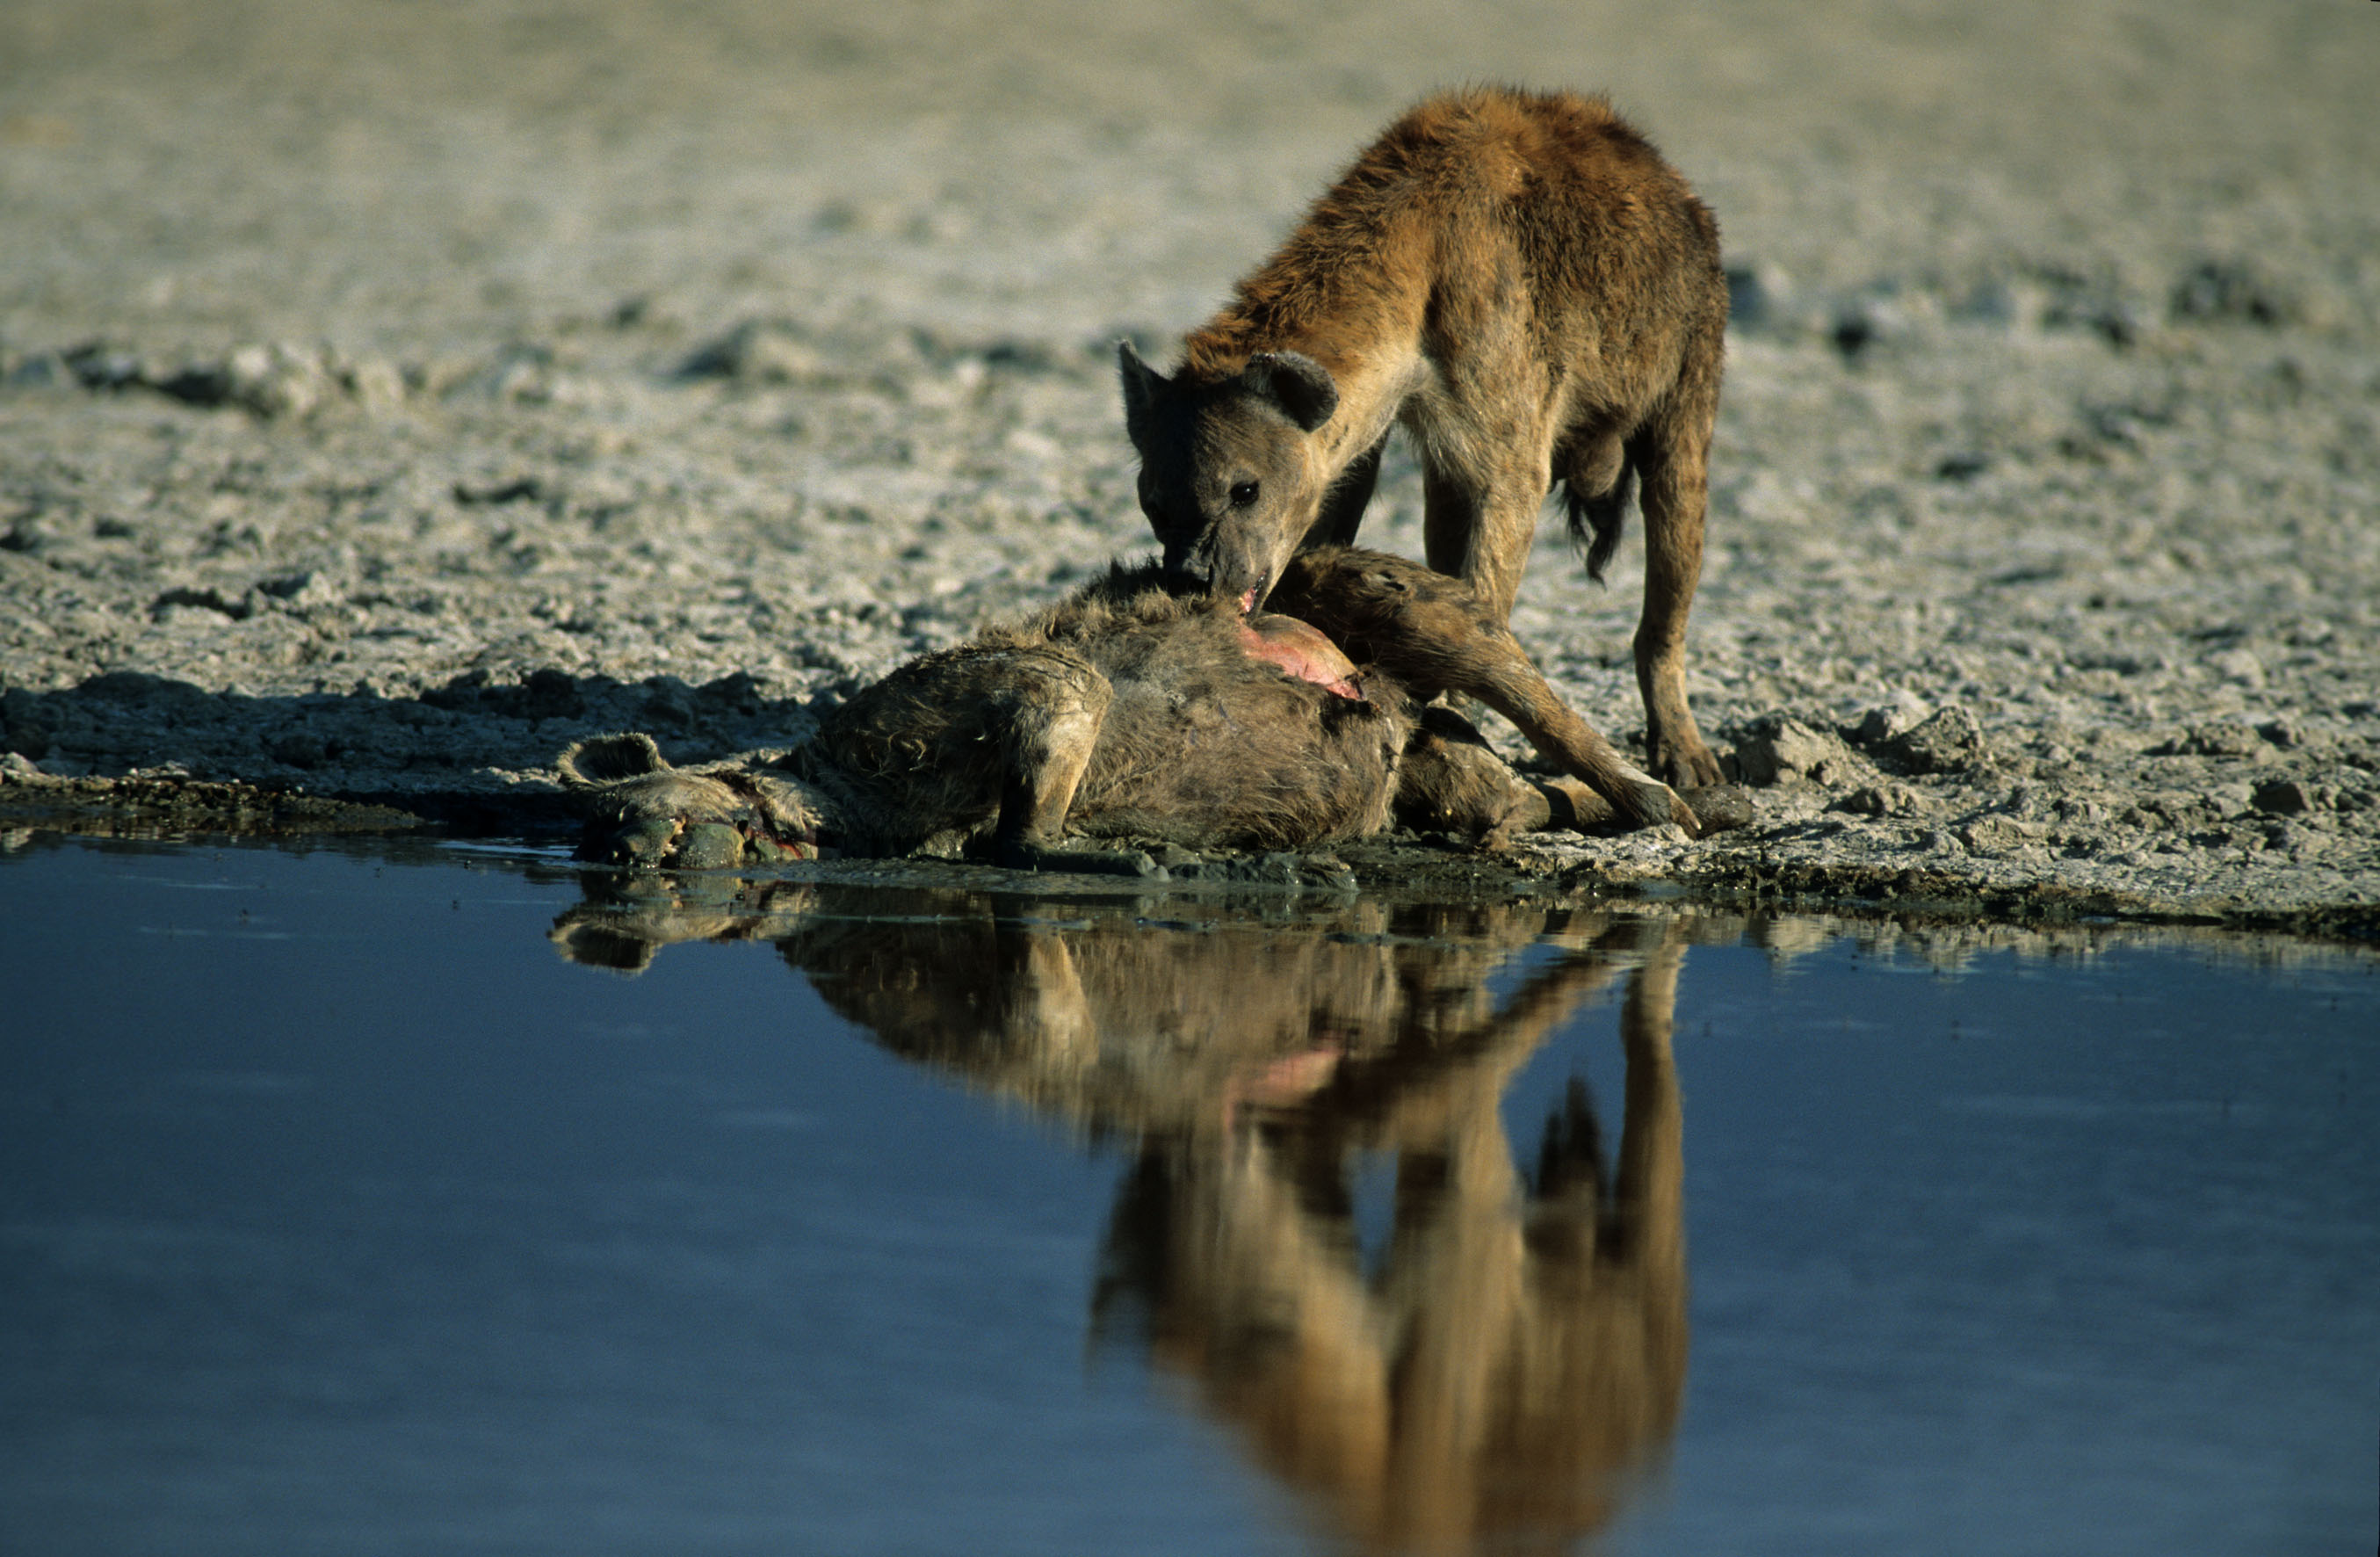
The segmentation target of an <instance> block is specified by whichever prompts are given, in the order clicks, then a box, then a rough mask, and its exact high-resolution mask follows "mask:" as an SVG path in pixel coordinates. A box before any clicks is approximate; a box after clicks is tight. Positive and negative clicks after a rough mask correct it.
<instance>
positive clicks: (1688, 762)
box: [1647, 736, 1726, 790]
mask: <svg viewBox="0 0 2380 1557" xmlns="http://www.w3.org/2000/svg"><path fill="white" fill-rule="evenodd" d="M1650 748H1651V749H1650V751H1649V752H1648V753H1647V755H1648V756H1649V758H1650V761H1649V762H1648V763H1647V766H1649V767H1650V768H1651V769H1652V770H1653V772H1656V773H1658V774H1659V775H1660V776H1661V778H1662V779H1663V780H1664V781H1665V782H1666V783H1668V784H1669V785H1670V787H1671V788H1673V789H1681V790H1686V789H1708V788H1710V787H1711V786H1713V785H1718V784H1722V783H1724V782H1726V775H1725V774H1723V773H1721V772H1719V771H1718V758H1716V757H1714V756H1712V755H1711V749H1710V748H1708V747H1706V746H1705V745H1704V744H1703V743H1702V742H1701V741H1700V740H1699V739H1694V740H1686V741H1679V740H1672V739H1668V738H1663V737H1658V736H1657V737H1654V738H1653V739H1652V740H1651V742H1650Z"/></svg>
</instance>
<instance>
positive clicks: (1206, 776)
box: [560, 551, 1741, 870]
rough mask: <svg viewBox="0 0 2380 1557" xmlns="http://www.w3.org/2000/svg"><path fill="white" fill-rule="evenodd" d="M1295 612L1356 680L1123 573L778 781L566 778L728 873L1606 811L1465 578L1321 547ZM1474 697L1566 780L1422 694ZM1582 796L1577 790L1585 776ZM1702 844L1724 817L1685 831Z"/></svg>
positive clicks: (565, 762) (610, 773)
mask: <svg viewBox="0 0 2380 1557" xmlns="http://www.w3.org/2000/svg"><path fill="white" fill-rule="evenodd" d="M1283 598H1284V599H1292V598H1293V599H1295V600H1296V601H1297V602H1298V603H1299V605H1300V608H1301V610H1303V611H1305V612H1307V613H1309V614H1311V615H1312V617H1313V619H1314V620H1315V621H1318V622H1321V623H1324V624H1326V625H1328V626H1330V627H1331V628H1332V630H1333V631H1335V632H1339V633H1342V634H1345V635H1347V636H1348V639H1349V641H1350V642H1354V643H1358V644H1360V645H1361V646H1362V652H1363V653H1364V655H1365V657H1366V661H1367V662H1368V668H1366V669H1361V670H1359V669H1358V668H1357V667H1356V666H1355V665H1354V663H1352V662H1350V661H1349V660H1348V659H1347V658H1346V656H1345V655H1344V654H1342V652H1341V651H1340V650H1339V649H1338V647H1337V646H1336V645H1335V644H1334V643H1333V642H1332V641H1331V639H1330V638H1328V637H1325V636H1324V634H1323V633H1322V632H1320V631H1318V630H1317V629H1316V627H1315V626H1309V625H1307V623H1305V622H1304V621H1300V620H1298V619H1296V618H1292V617H1286V616H1278V615H1266V614H1257V615H1254V616H1246V617H1244V616H1243V615H1242V614H1240V612H1239V611H1238V610H1237V608H1236V607H1235V606H1233V605H1232V604H1230V603H1229V602H1219V601H1215V600H1212V599H1209V598H1205V597H1199V598H1190V599H1185V598H1183V597H1180V596H1176V595H1174V594H1172V593H1169V592H1168V591H1166V590H1163V589H1161V588H1159V587H1158V580H1157V578H1156V576H1155V572H1154V569H1152V568H1141V569H1137V570H1135V569H1118V570H1116V571H1115V572H1114V573H1112V574H1111V575H1110V576H1109V577H1108V578H1106V579H1104V580H1102V581H1100V582H1099V583H1097V584H1094V585H1092V586H1090V587H1089V588H1087V589H1086V590H1082V591H1081V592H1080V593H1078V594H1077V595H1075V598H1073V599H1072V600H1070V601H1068V602H1064V603H1063V604H1062V605H1059V606H1057V607H1054V608H1053V609H1051V610H1050V611H1048V612H1045V613H1043V614H1041V615H1040V616H1038V617H1037V618H1034V619H1033V620H1031V621H1029V622H1026V623H1025V624H1023V625H1021V626H1012V627H1006V628H999V629H994V630H992V631H990V632H988V633H985V634H984V635H982V636H981V637H979V638H978V639H977V640H976V641H974V642H973V643H969V644H966V645H965V646H962V647H960V648H958V649H953V650H949V651H943V652H941V653H939V654H931V655H928V656H927V657H925V658H924V659H921V660H917V661H915V662H913V663H909V664H907V665H904V666H902V667H901V668H899V669H897V670H895V671H894V672H893V673H892V675H889V676H887V677H885V678H884V680H882V681H880V682H879V683H878V684H876V685H875V686H874V687H869V688H868V689H867V690H866V691H864V692H862V693H860V694H859V695H858V696H857V697H856V698H854V699H852V700H851V701H850V702H848V703H845V704H844V706H843V707H841V708H839V709H837V710H835V711H834V712H832V713H831V714H829V715H828V716H827V717H826V719H825V720H824V721H823V723H822V724H821V727H820V732H819V734H818V736H817V737H816V738H815V739H814V740H812V741H811V742H809V743H808V744H807V745H806V746H804V747H801V748H797V749H795V751H793V752H791V753H788V754H786V755H785V756H784V757H783V758H782V759H779V760H776V761H774V762H772V763H769V764H755V765H747V766H740V767H722V768H712V769H708V770H699V771H693V770H679V769H676V768H673V767H672V766H670V765H669V764H668V763H667V762H665V761H663V760H662V758H661V754H660V752H659V751H658V750H657V749H656V748H654V746H653V744H652V742H651V741H650V740H649V739H647V738H646V737H644V736H604V737H601V738H599V739H597V740H593V741H587V742H582V743H580V744H579V745H577V746H574V747H573V748H570V749H569V750H568V751H566V752H565V753H564V754H563V757H562V760H561V764H560V765H561V769H562V772H563V776H564V779H565V783H566V784H568V785H570V786H571V787H572V788H573V789H574V790H576V791H577V793H578V794H579V796H580V797H581V799H582V802H583V804H584V805H585V806H586V808H587V809H588V810H589V814H590V822H589V833H588V838H587V842H586V845H585V847H584V852H586V853H588V854H589V855H591V856H592V857H594V858H602V859H608V860H612V861H615V862H618V863H624V864H645V865H677V866H701V865H732V864H738V863H742V862H743V861H744V860H746V859H747V858H775V857H778V856H780V855H781V853H782V852H783V851H784V850H785V849H786V848H788V847H789V846H790V847H791V848H792V849H793V850H794V851H795V852H800V851H802V850H806V849H808V848H810V847H811V846H813V845H819V844H821V843H823V844H827V845H832V846H833V847H836V848H838V849H840V850H842V851H843V852H845V853H851V854H872V855H899V854H909V853H916V852H926V853H950V852H953V851H955V850H958V849H960V848H963V847H965V845H968V844H969V843H970V842H972V841H974V840H977V839H979V838H983V837H984V836H985V835H986V834H989V842H990V845H991V846H992V849H993V852H994V858H997V859H999V860H1000V861H1001V862H1002V863H1003V864H1008V865H1014V866H1021V867H1026V868H1034V869H1048V870H1154V869H1155V865H1154V863H1153V861H1151V860H1150V858H1149V857H1148V856H1147V855H1146V854H1142V853H1140V852H1138V851H1137V850H1135V849H1130V848H1124V849H1114V848H1107V849H1102V848H1099V847H1085V846H1082V845H1080V844H1079V843H1072V844H1070V843H1069V841H1068V840H1069V838H1070V836H1071V837H1074V838H1076V839H1081V838H1088V839H1092V840H1099V839H1118V838H1126V839H1128V838H1146V839H1150V840H1162V841H1168V842H1173V843H1179V844H1184V845H1192V846H1196V847H1215V846H1222V847H1236V848H1249V847H1259V848H1295V847H1301V846H1304V845H1313V844H1319V843H1326V842H1329V841H1331V840H1334V839H1340V838H1349V837H1360V836H1364V835H1366V834H1368V833H1376V832H1378V831H1379V830H1380V829H1381V828H1382V827H1383V826H1384V825H1386V824H1387V822H1388V821H1389V820H1390V817H1391V816H1392V815H1396V816H1400V817H1402V818H1403V820H1404V821H1407V822H1408V823H1409V824H1416V825H1424V826H1428V827H1431V828H1434V829H1442V830H1447V831H1452V832H1457V833H1464V834H1467V835H1469V836H1470V837H1472V838H1474V839H1475V840H1478V841H1483V842H1487V843H1489V844H1491V845H1492V844H1494V843H1496V842H1498V841H1500V839H1502V838H1503V837H1505V836H1506V835H1508V834H1509V833H1512V832H1514V831H1518V830H1524V829H1527V828H1532V827H1539V826H1545V825H1548V824H1552V823H1573V824H1577V823H1592V822H1597V821H1609V819H1610V814H1611V813H1610V809H1609V807H1608V806H1605V805H1604V804H1603V803H1602V801H1601V799H1600V797H1599V795H1598V793H1597V787H1591V786H1597V781H1598V779H1608V777H1609V761H1610V760H1611V759H1610V754H1609V748H1606V747H1604V746H1603V745H1602V743H1601V742H1600V741H1599V740H1598V739H1597V737H1596V736H1595V734H1594V732H1593V731H1591V730H1589V729H1587V727H1586V726H1585V724H1584V723H1582V722H1581V721H1580V720H1579V719H1578V718H1577V716H1576V715H1575V714H1573V713H1572V712H1570V711H1569V710H1568V709H1567V708H1566V707H1565V706H1564V705H1563V704H1562V702H1561V700H1560V699H1559V698H1557V697H1556V696H1555V695H1554V693H1553V690H1552V688H1551V687H1548V685H1547V684H1546V681H1545V678H1544V677H1543V676H1542V675H1539V674H1538V673H1537V671H1536V667H1535V666H1534V665H1533V664H1531V663H1530V662H1529V660H1528V657H1527V656H1526V655H1525V654H1524V653H1522V652H1521V650H1520V647H1519V645H1518V644H1517V643H1515V642H1514V641H1513V640H1512V635H1511V634H1509V633H1507V632H1505V631H1503V629H1502V628H1500V627H1499V626H1493V625H1491V624H1490V623H1489V622H1488V620H1487V618H1486V615H1485V613H1484V612H1483V610H1482V609H1481V607H1480V605H1479V602H1478V601H1477V600H1476V598H1475V595H1474V593H1473V591H1472V590H1470V588H1469V587H1468V586H1467V585H1464V584H1463V583H1461V582H1460V581H1458V580H1455V579H1451V578H1444V577H1441V576H1439V575H1437V574H1433V573H1431V572H1430V571H1429V570H1428V569H1427V568H1425V567H1423V566H1420V565H1419V564H1417V563H1413V562H1408V561H1405V560H1403V559H1402V558H1397V557H1391V556H1387V555H1384V554H1381V553H1362V552H1354V551H1344V552H1330V553H1318V554H1317V555H1315V556H1313V557H1311V558H1308V559H1305V561H1304V562H1303V563H1302V564H1301V568H1300V570H1299V572H1298V573H1297V576H1296V578H1295V580H1294V582H1293V584H1292V583H1291V582H1286V581H1285V582H1284V585H1283ZM1439 692H1453V693H1458V694H1460V695H1463V696H1466V697H1474V698H1477V699H1481V700H1482V701H1484V702H1486V703H1488V706H1490V707H1492V708H1496V709H1498V710H1500V711H1501V712H1504V713H1505V714H1506V715H1507V716H1508V717H1510V718H1512V720H1513V722H1514V723H1515V724H1518V725H1519V726H1520V728H1522V729H1523V730H1524V731H1525V732H1526V733H1527V734H1528V735H1529V736H1530V738H1531V739H1532V740H1533V741H1535V742H1536V745H1537V747H1538V749H1539V750H1540V751H1541V752H1543V753H1544V754H1545V755H1546V756H1547V757H1548V758H1549V759H1551V760H1554V761H1555V762H1557V763H1559V764H1560V765H1561V766H1562V767H1563V769H1564V770H1565V772H1567V773H1569V774H1571V775H1574V776H1573V777H1572V778H1567V779H1565V778H1556V779H1551V780H1545V781H1534V780H1524V779H1523V778H1521V777H1520V776H1519V775H1517V774H1515V773H1513V772H1512V770H1511V769H1510V768H1508V767H1506V766H1505V765H1504V764H1503V763H1502V762H1501V761H1500V760H1498V759H1497V758H1496V757H1495V756H1494V754H1493V753H1491V752H1490V751H1489V750H1488V748H1487V747H1486V745H1485V744H1484V743H1482V742H1481V741H1480V740H1479V738H1478V736H1477V734H1476V732H1475V731H1473V730H1471V729H1470V727H1469V726H1468V725H1466V724H1463V722H1462V721H1461V720H1460V719H1458V718H1456V717H1455V716H1453V715H1451V714H1450V713H1448V712H1445V711H1443V710H1430V711H1423V710H1421V709H1420V707H1419V704H1418V702H1417V700H1416V699H1420V698H1427V697H1432V696H1435V695H1437V694H1438V693H1439ZM1580 781H1584V782H1580ZM1670 815H1673V816H1674V817H1675V819H1676V820H1677V821H1679V822H1680V823H1681V824H1682V825H1683V826H1685V827H1686V828H1687V829H1688V830H1689V831H1694V832H1701V831H1707V830H1708V829H1709V828H1710V827H1713V826H1718V825H1728V824H1731V823H1732V822H1733V821H1740V820H1741V817H1740V815H1737V814H1735V812H1734V811H1732V810H1729V809H1724V808H1722V807H1719V806H1713V807H1711V808H1710V815H1709V816H1708V817H1707V818H1704V817H1698V816H1697V815H1696V813H1695V812H1694V811H1693V810H1691V809H1686V807H1685V806H1684V805H1683V804H1682V802H1681V803H1679V804H1678V805H1677V807H1676V808H1675V809H1674V811H1672V812H1671V813H1670Z"/></svg>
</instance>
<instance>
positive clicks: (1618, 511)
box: [1562, 439, 1636, 584]
mask: <svg viewBox="0 0 2380 1557" xmlns="http://www.w3.org/2000/svg"><path fill="white" fill-rule="evenodd" d="M1635 490H1636V452H1635V450H1633V449H1632V448H1629V447H1627V446H1626V445H1625V444H1621V443H1620V442H1619V440H1617V439H1614V440H1613V441H1612V442H1611V443H1610V444H1609V445H1607V446H1605V447H1604V448H1602V449H1598V450H1597V451H1595V452H1593V453H1591V454H1590V455H1588V456H1587V457H1586V458H1585V459H1582V460H1579V461H1577V462H1575V463H1573V465H1572V466H1571V468H1570V469H1569V470H1567V471H1566V472H1564V473H1563V476H1562V504H1563V505H1564V506H1565V507H1567V508H1568V509H1569V510H1570V539H1571V544H1572V545H1573V546H1577V547H1579V548H1580V549H1581V550H1583V551H1585V553H1586V576H1587V577H1588V578H1592V579H1594V580H1595V581H1596V582H1597V583H1598V584H1599V583H1601V582H1603V568H1604V565H1605V564H1606V563H1609V561H1610V560H1611V553H1614V552H1616V551H1618V550H1619V549H1620V524H1621V520H1622V519H1623V518H1625V517H1627V514H1628V499H1629V496H1630V494H1631V493H1633V492H1634V491H1635Z"/></svg>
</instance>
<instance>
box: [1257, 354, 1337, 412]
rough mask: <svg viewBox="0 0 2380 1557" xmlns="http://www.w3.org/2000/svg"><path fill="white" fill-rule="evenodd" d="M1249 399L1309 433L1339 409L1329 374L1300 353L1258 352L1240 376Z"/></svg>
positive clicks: (1335, 386) (1324, 368) (1314, 361)
mask: <svg viewBox="0 0 2380 1557" xmlns="http://www.w3.org/2000/svg"><path fill="white" fill-rule="evenodd" d="M1240 380H1241V382H1242V383H1245V384H1246V385H1247V386H1248V392H1249V393H1250V394H1252V395H1262V396H1263V397H1264V398H1266V399H1268V400H1269V401H1271V402H1272V403H1273V404H1274V405H1276V406H1279V407H1281V414H1282V415H1284V416H1286V417H1288V418H1289V420H1292V421H1293V422H1295V423H1297V425H1298V428H1299V430H1300V431H1301V432H1313V431H1314V430H1315V429H1316V428H1318V427H1319V426H1321V425H1322V424H1323V423H1324V422H1326V421H1329V420H1330V413H1331V412H1333V411H1335V410H1337V409H1338V408H1339V386H1338V384H1336V383H1333V382H1332V381H1331V378H1330V369H1328V368H1326V367H1324V366H1323V365H1322V364H1321V363H1319V362H1317V361H1316V360H1315V359H1313V358H1311V357H1308V356H1306V355H1305V353H1304V352H1302V351H1259V352H1257V354H1256V355H1255V356H1253V357H1251V358H1249V359H1248V365H1247V367H1246V369H1245V371H1242V373H1241V374H1240Z"/></svg>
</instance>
